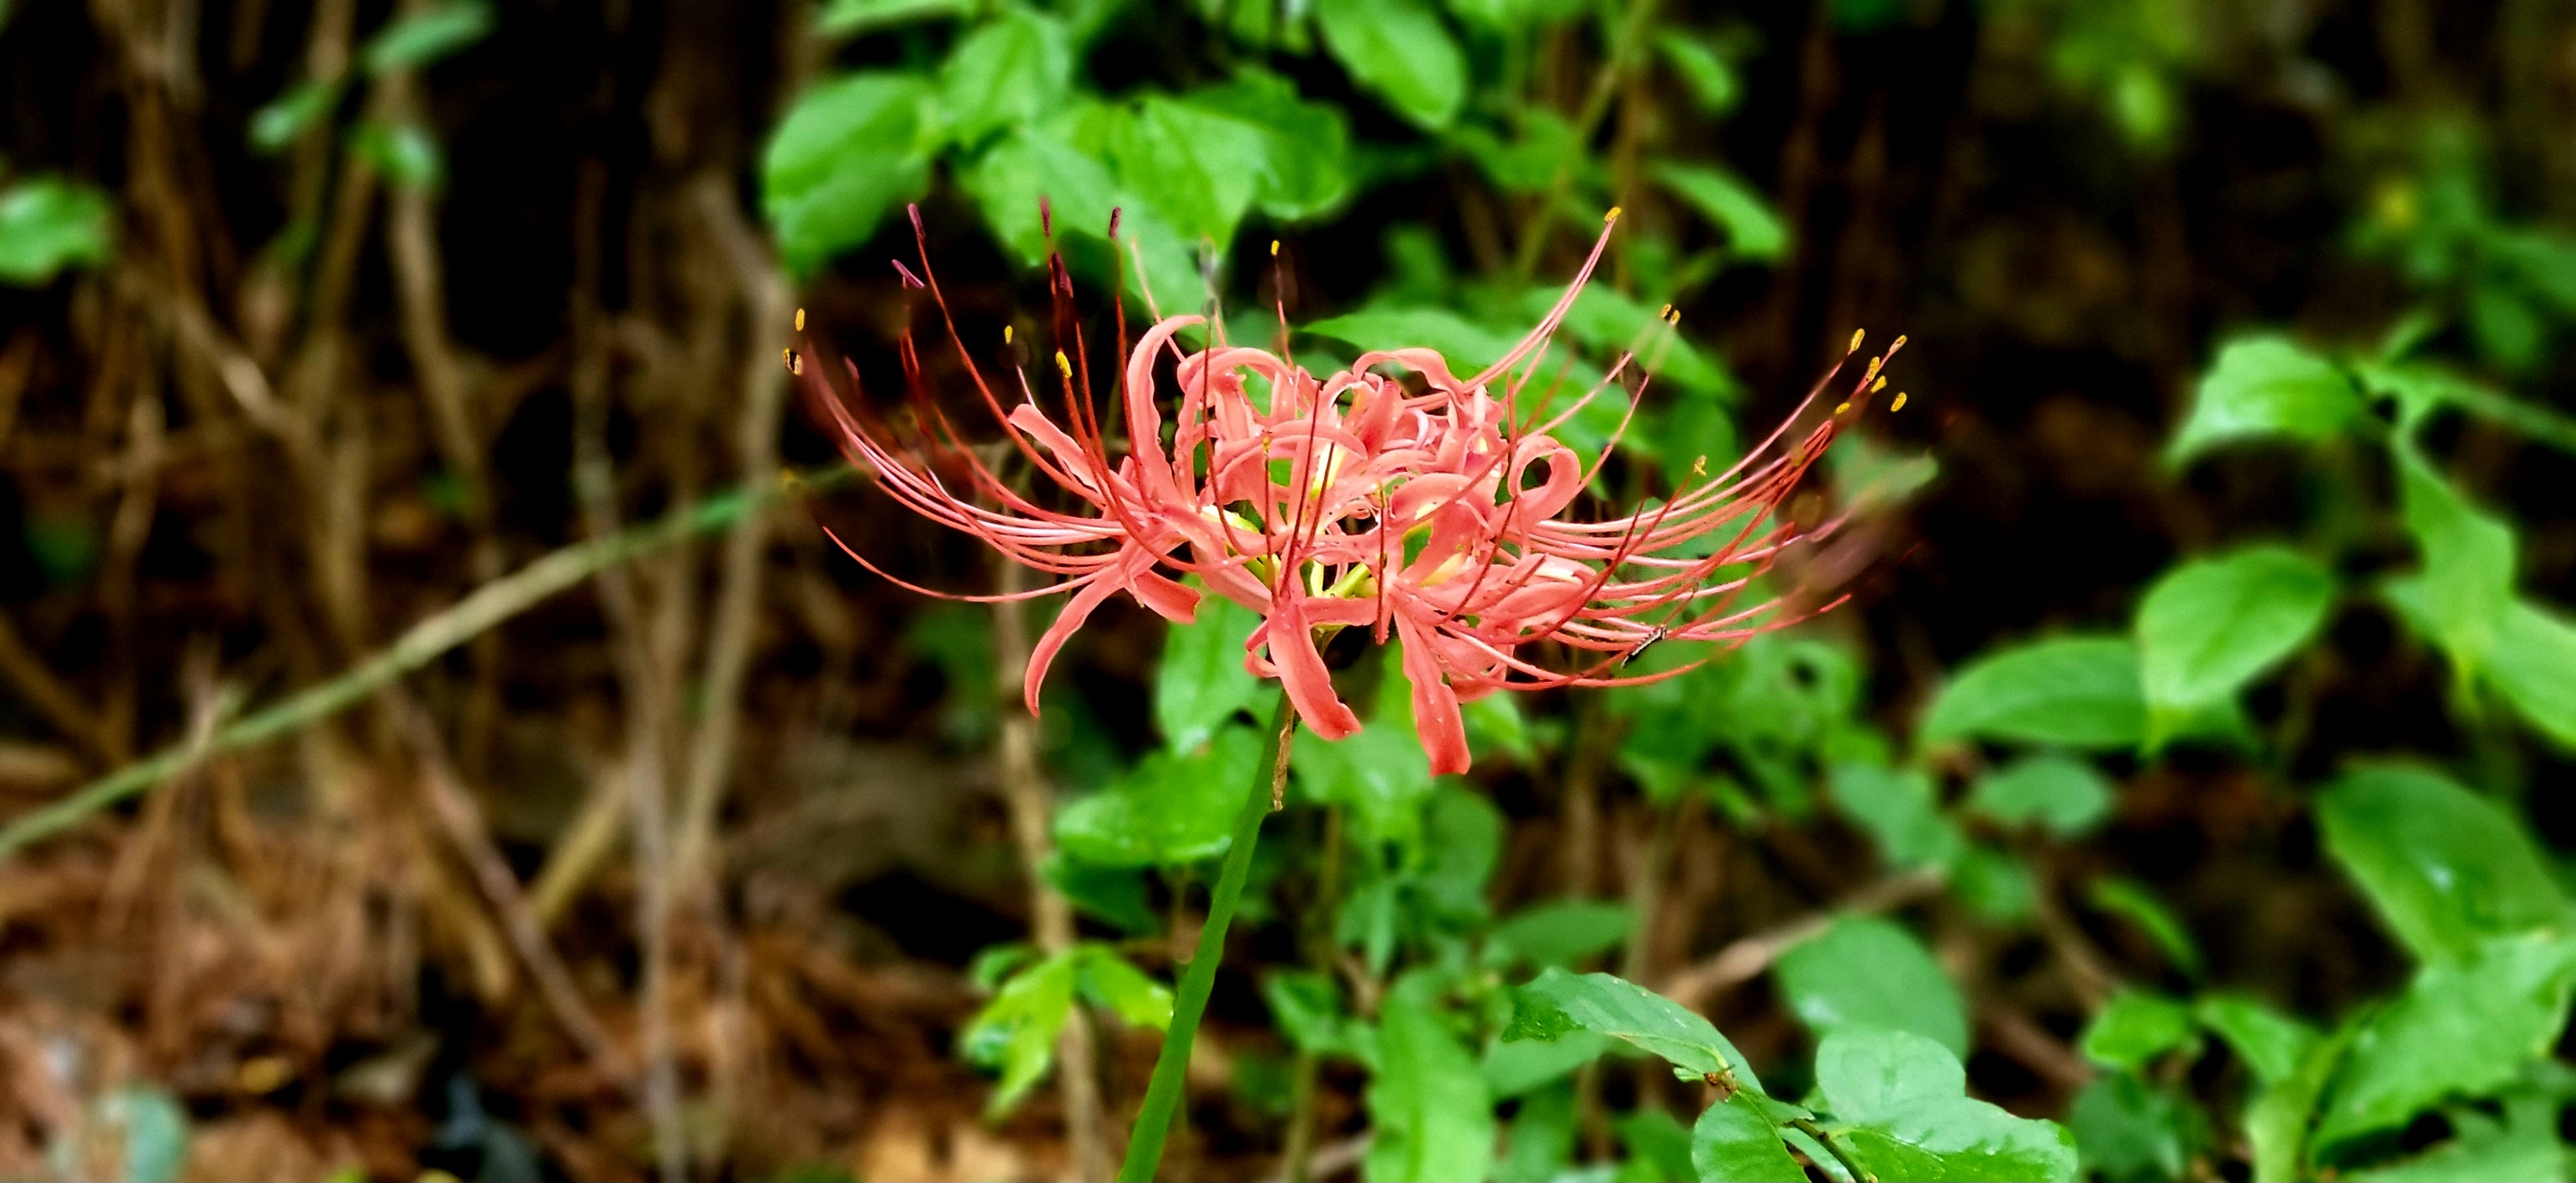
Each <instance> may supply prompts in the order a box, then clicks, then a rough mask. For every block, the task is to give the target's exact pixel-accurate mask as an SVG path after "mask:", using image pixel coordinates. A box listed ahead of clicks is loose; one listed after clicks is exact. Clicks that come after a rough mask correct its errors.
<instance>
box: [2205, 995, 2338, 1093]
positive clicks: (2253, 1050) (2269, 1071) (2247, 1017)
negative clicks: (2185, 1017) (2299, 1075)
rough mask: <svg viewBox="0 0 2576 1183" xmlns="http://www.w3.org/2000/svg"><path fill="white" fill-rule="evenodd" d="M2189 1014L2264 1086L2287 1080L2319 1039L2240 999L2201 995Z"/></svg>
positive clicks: (2286, 1019)
mask: <svg viewBox="0 0 2576 1183" xmlns="http://www.w3.org/2000/svg"><path fill="white" fill-rule="evenodd" d="M2193 1013H2194V1014H2195V1015H2196V1016H2198V1018H2199V1019H2200V1022H2201V1025H2202V1026H2204V1027H2207V1028H2209V1029H2210V1031H2211V1032H2213V1033H2214V1034H2216V1035H2217V1036H2218V1037H2219V1038H2220V1039H2223V1040H2225V1041H2227V1046H2228V1047H2229V1048H2230V1049H2231V1050H2233V1051H2235V1053H2236V1058H2237V1059H2239V1060H2243V1061H2245V1066H2246V1067H2247V1068H2248V1069H2250V1070H2252V1071H2253V1073H2254V1079H2256V1080H2258V1081H2261V1082H2262V1083H2264V1084H2265V1085H2272V1084H2277V1083H2279V1082H2281V1081H2284V1080H2287V1079H2289V1078H2290V1074H2291V1073H2294V1072H2296V1071H2298V1069H2299V1064H2300V1062H2301V1061H2302V1060H2305V1059H2306V1058H2307V1055H2308V1052H2309V1050H2310V1049H2312V1048H2314V1047H2316V1046H2317V1042H2318V1040H2319V1039H2321V1038H2323V1037H2322V1036H2319V1035H2318V1034H2317V1032H2316V1029H2315V1028H2313V1027H2310V1026H2308V1025H2307V1024H2305V1023H2302V1022H2300V1021H2299V1020H2297V1019H2294V1018H2291V1017H2290V1016H2288V1015H2285V1014H2282V1013H2281V1012H2279V1011H2277V1010H2274V1009H2272V1008H2271V1007H2269V1006H2265V1005H2264V1004H2262V1003H2260V1002H2257V1001H2255V1000H2254V999H2251V998H2247V997H2244V996H2242V995H2232V994H2210V995H2204V996H2202V998H2201V1000H2200V1001H2199V1002H2198V1003H2197V1004H2196V1005H2195V1006H2194V1007H2193Z"/></svg>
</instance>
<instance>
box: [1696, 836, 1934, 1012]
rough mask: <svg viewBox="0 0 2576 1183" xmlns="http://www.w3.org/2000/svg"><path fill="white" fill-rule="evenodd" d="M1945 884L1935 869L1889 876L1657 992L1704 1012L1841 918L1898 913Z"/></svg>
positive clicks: (1704, 963) (1744, 943) (1741, 941)
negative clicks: (1722, 994) (1721, 996)
mask: <svg viewBox="0 0 2576 1183" xmlns="http://www.w3.org/2000/svg"><path fill="white" fill-rule="evenodd" d="M1943 882H1944V877H1943V876H1942V875H1941V873H1940V872H1938V871H1933V870H1920V871H1907V872H1905V873H1903V874H1899V875H1891V876H1888V877H1887V878H1885V879H1881V880H1879V881H1878V882H1876V883H1873V884H1870V885H1869V886H1867V887H1864V888H1861V889H1860V890H1859V891H1856V892H1853V893H1852V894H1851V895H1850V896H1847V897H1845V898H1844V899H1843V901H1842V902H1841V903H1840V904H1838V905H1836V906H1834V907H1832V908H1826V909H1820V910H1818V911H1814V912H1810V913H1808V914H1806V915H1804V916H1800V917H1798V918H1797V919H1795V920H1791V921H1788V922H1787V923H1784V924H1778V925H1774V926H1772V927H1770V928H1767V929H1764V930H1762V931H1761V932H1757V933H1754V934H1753V935H1751V936H1747V937H1739V938H1737V939H1736V940H1735V941H1733V942H1732V943H1730V944H1728V945H1727V946H1726V947H1725V948H1722V949H1719V950H1718V951H1717V952H1716V953H1715V954H1713V955H1711V956H1709V957H1706V958H1703V959H1702V960H1700V961H1697V962H1694V963H1692V964H1691V965H1689V966H1687V967H1685V968H1683V969H1682V970H1681V971H1679V972H1677V973H1675V974H1673V975H1672V976H1671V977H1668V978H1665V979H1664V981H1663V984H1662V985H1660V986H1658V987H1657V988H1656V992H1657V993H1659V994H1662V995H1663V996H1664V997H1666V998H1670V999H1672V1000H1673V1001H1675V1002H1678V1003H1680V1004H1682V1005H1683V1006H1687V1007H1689V1008H1691V1009H1693V1010H1699V1009H1701V1008H1703V1007H1704V1006H1706V1005H1707V1003H1708V1000H1709V998H1710V997H1711V996H1712V995H1715V994H1717V993H1718V992H1720V991H1723V990H1726V989H1729V988H1731V987H1735V986H1739V985H1742V984H1744V983H1746V982H1749V981H1752V980H1753V979H1754V978H1757V977H1760V976H1761V975H1762V972H1763V971H1764V970H1767V969H1770V968H1771V964H1772V963H1773V962H1775V961H1778V960H1779V959H1780V955H1781V954H1783V953H1786V952H1788V951H1789V948H1790V947H1791V946H1793V945H1796V944H1797V943H1799V942H1800V941H1804V940H1806V939H1808V938H1810V937H1813V936H1815V935H1816V934H1817V933H1820V932H1823V931H1824V930H1825V928H1826V926H1828V925H1830V924H1832V923H1833V922H1834V919H1835V918H1836V917H1838V916H1855V915H1859V916H1866V915H1874V914H1876V913H1880V912H1887V911H1892V910H1894V909H1897V908H1901V907H1904V906H1905V905H1907V904H1910V903H1913V902H1915V901H1916V900H1920V899H1923V898H1925V897H1927V896H1930V895H1932V894H1934V893H1935V892H1938V891H1939V890H1941V884H1942V883H1943Z"/></svg>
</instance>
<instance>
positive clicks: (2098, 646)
mask: <svg viewBox="0 0 2576 1183" xmlns="http://www.w3.org/2000/svg"><path fill="white" fill-rule="evenodd" d="M2146 733H2147V703H2146V694H2145V691H2144V690H2143V689H2141V687H2140V685H2139V675H2138V654H2137V650H2136V648H2135V647H2134V646H2132V645H2131V644H2130V643H2129V641H2128V640H2127V639H2126V638H2114V637H2057V638H2053V639H2050V640H2046V641H2035V642H2032V643H2030V644H2027V645H2021V646H2017V647H2014V648H2011V649H2005V650H2002V651H2000V652H1993V653H1988V654H1986V655H1984V656H1982V657H1979V658H1978V659H1976V660H1975V661H1972V662H1969V663H1968V665H1967V666H1966V667H1965V668H1963V669H1961V670H1960V671H1959V672H1958V674H1957V675H1956V676H1954V677H1953V678H1951V680H1950V684H1949V685H1948V686H1945V687H1943V688H1942V690H1941V695H1940V697H1938V698H1936V699H1934V700H1933V701H1932V709H1931V710H1930V711H1928V712H1926V713H1925V715H1924V717H1923V727H1922V737H1923V738H1924V739H1925V740H1927V741H1929V740H1942V739H1958V738H1965V737H1968V736H1979V737H1983V738H1986V739H2002V740H2019V741H2022V742H2025V743H2054V744H2064V745H2067V746H2069V747H2079V748H2124V747H2131V746H2134V745H2136V744H2137V743H2138V742H2139V741H2141V740H2143V739H2145V738H2146Z"/></svg>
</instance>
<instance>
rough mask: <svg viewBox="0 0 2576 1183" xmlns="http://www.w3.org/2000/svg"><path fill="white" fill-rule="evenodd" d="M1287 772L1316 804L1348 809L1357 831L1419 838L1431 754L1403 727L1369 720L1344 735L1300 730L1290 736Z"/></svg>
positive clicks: (1380, 837)
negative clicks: (1336, 737) (1334, 736)
mask: <svg viewBox="0 0 2576 1183" xmlns="http://www.w3.org/2000/svg"><path fill="white" fill-rule="evenodd" d="M1290 743H1291V745H1292V747H1291V750H1292V751H1293V753H1294V759H1293V761H1292V762H1291V763H1290V764H1289V774H1290V775H1291V776H1294V777H1295V778H1296V781H1297V787H1298V789H1299V790H1300V791H1301V792H1303V793H1304V794H1306V795H1307V796H1308V797H1310V798H1311V799H1313V800H1314V801H1316V802H1318V803H1320V804H1326V805H1340V806H1343V807H1344V808H1346V809H1348V810H1350V812H1351V823H1352V827H1353V829H1355V830H1356V831H1357V832H1358V833H1359V835H1360V836H1361V837H1363V838H1367V839H1370V840H1374V841H1379V842H1394V843H1399V844H1402V845H1405V846H1413V845H1416V844H1418V843H1419V842H1420V841H1421V834H1422V821H1423V810H1422V803H1423V802H1424V801H1425V800H1426V799H1428V798H1429V797H1430V796H1431V791H1432V789H1433V788H1434V787H1435V783H1434V782H1433V780H1432V779H1431V759H1430V757H1428V756H1425V755H1423V754H1422V741H1421V740H1419V739H1417V738H1415V736H1414V734H1413V732H1412V731H1411V730H1410V729H1407V728H1401V727H1390V726H1386V725H1384V724H1374V723H1373V724H1371V725H1369V726H1367V727H1363V728H1361V729H1360V732H1359V734H1357V735H1353V736H1351V737H1350V738H1348V739H1343V740H1338V741H1336V740H1328V739H1324V738H1321V737H1319V736H1317V735H1316V734H1315V733H1314V732H1313V731H1309V730H1300V731H1298V732H1297V735H1296V738H1295V739H1293V740H1291V741H1290Z"/></svg>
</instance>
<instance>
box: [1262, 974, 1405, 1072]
mask: <svg viewBox="0 0 2576 1183" xmlns="http://www.w3.org/2000/svg"><path fill="white" fill-rule="evenodd" d="M1261 997H1262V1000H1263V1001H1264V1002H1267V1003H1269V1004H1270V1016H1271V1018H1273V1019H1276V1020H1278V1023H1279V1031H1280V1033H1281V1034H1283V1035H1286V1036H1287V1037H1288V1042H1289V1043H1290V1044H1291V1045H1293V1046H1295V1047H1296V1049H1297V1050H1299V1051H1301V1052H1305V1053H1307V1054H1308V1055H1315V1056H1349V1057H1351V1058H1352V1059H1355V1060H1358V1061H1360V1062H1361V1063H1363V1064H1370V1065H1374V1064H1376V1063H1377V1038H1376V1034H1375V1032H1373V1031H1372V1030H1370V1029H1369V1027H1368V1026H1367V1025H1366V1024H1364V1023H1361V1022H1360V1021H1359V1020H1357V1019H1354V1018H1352V1017H1351V1016H1350V1015H1349V1014H1348V1013H1347V1012H1346V1011H1345V1010H1344V1009H1343V1008H1342V991H1341V987H1340V986H1338V985H1336V984H1335V983H1334V981H1333V979H1332V977H1331V975H1329V974H1324V973H1319V972H1317V971H1314V970H1303V969H1298V970H1282V971H1278V972H1274V973H1271V974H1269V975H1267V976H1265V977H1263V978H1262V980H1261Z"/></svg>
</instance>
